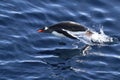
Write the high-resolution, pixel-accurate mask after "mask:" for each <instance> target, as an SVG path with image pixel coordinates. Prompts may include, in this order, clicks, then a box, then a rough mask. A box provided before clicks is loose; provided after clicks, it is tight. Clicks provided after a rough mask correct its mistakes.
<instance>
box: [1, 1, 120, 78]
mask: <svg viewBox="0 0 120 80" xmlns="http://www.w3.org/2000/svg"><path fill="white" fill-rule="evenodd" d="M60 21H75V22H78V23H81V24H83V25H86V26H88V27H89V28H92V29H95V30H98V29H99V28H100V26H104V31H105V33H106V34H108V35H117V36H119V32H120V27H119V25H120V0H0V80H120V64H119V63H120V44H115V45H110V46H103V47H97V46H95V47H92V50H90V51H89V52H88V54H86V55H83V54H82V53H81V49H80V48H81V47H80V48H79V49H75V48H74V46H73V45H72V44H73V43H74V41H72V40H70V39H68V38H58V37H56V36H53V35H52V34H44V33H38V32H37V30H38V29H39V28H42V27H44V26H49V25H52V24H55V23H57V22H60ZM61 41H62V42H64V43H65V44H63V43H62V42H61Z"/></svg>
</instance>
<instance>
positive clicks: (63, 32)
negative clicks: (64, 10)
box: [57, 30, 77, 39]
mask: <svg viewBox="0 0 120 80" xmlns="http://www.w3.org/2000/svg"><path fill="white" fill-rule="evenodd" d="M57 32H58V33H60V34H63V35H65V36H66V37H69V38H71V39H77V37H75V36H74V35H72V34H69V33H68V32H66V31H63V30H58V31H57Z"/></svg>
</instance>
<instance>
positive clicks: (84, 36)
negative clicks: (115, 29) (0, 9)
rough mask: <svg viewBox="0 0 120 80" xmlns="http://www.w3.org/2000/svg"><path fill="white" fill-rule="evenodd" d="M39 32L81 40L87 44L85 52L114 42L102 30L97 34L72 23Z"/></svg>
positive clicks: (58, 24) (50, 27)
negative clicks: (92, 46)
mask: <svg viewBox="0 0 120 80" xmlns="http://www.w3.org/2000/svg"><path fill="white" fill-rule="evenodd" d="M38 32H45V33H52V34H54V35H56V36H62V37H63V36H64V37H68V38H71V39H78V40H81V41H82V42H83V43H85V44H87V46H85V48H84V50H83V51H85V50H86V49H87V48H88V47H90V46H91V45H95V44H102V43H105V42H112V41H113V39H112V38H111V37H109V36H107V35H105V34H104V32H103V31H102V30H100V33H97V32H96V31H93V30H90V29H89V28H87V27H85V26H83V25H81V24H79V23H77V22H72V21H64V22H60V23H57V24H54V25H51V26H49V27H44V28H42V29H39V30H38Z"/></svg>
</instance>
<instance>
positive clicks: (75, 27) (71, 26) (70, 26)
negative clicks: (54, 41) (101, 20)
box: [49, 21, 87, 32]
mask: <svg viewBox="0 0 120 80" xmlns="http://www.w3.org/2000/svg"><path fill="white" fill-rule="evenodd" d="M49 29H51V30H55V31H60V30H62V29H65V30H69V31H73V32H74V31H86V30H87V28H86V27H84V26H82V25H80V24H79V23H76V22H72V21H65V22H60V23H57V24H55V25H52V26H50V27H49Z"/></svg>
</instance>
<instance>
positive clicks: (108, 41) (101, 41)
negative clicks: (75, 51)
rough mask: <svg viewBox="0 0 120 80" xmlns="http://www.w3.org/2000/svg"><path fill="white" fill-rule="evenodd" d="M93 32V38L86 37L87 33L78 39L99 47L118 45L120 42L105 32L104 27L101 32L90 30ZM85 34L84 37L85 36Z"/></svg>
mask: <svg viewBox="0 0 120 80" xmlns="http://www.w3.org/2000/svg"><path fill="white" fill-rule="evenodd" d="M90 31H91V32H92V35H91V36H86V35H85V33H86V32H85V33H82V36H81V35H80V36H78V39H79V40H80V41H81V42H83V43H85V44H88V45H91V46H93V45H99V46H107V45H112V44H116V43H118V42H119V39H118V38H117V37H111V36H109V35H107V34H105V32H104V31H103V26H102V27H101V28H100V29H99V31H98V32H97V31H95V30H90ZM83 34H84V35H83Z"/></svg>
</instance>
